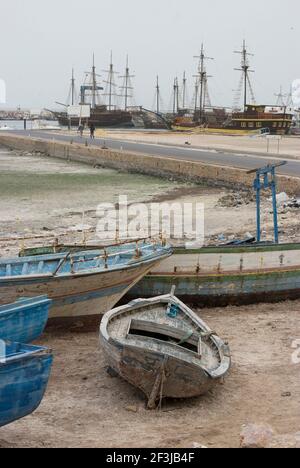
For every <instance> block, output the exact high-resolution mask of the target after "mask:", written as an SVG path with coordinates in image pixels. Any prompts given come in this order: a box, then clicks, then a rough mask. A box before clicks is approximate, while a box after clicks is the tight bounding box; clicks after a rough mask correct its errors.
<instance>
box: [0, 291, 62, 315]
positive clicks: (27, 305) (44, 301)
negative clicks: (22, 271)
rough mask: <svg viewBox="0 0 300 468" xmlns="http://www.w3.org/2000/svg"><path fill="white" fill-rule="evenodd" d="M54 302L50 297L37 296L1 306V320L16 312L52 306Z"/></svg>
mask: <svg viewBox="0 0 300 468" xmlns="http://www.w3.org/2000/svg"><path fill="white" fill-rule="evenodd" d="M52 302H53V301H52V300H51V299H49V297H48V296H46V295H44V296H36V297H32V298H30V297H27V298H24V299H20V300H19V301H16V302H14V303H12V304H5V305H1V306H0V319H1V318H2V317H4V316H5V315H9V314H12V313H15V312H21V311H24V312H25V311H27V309H31V308H36V307H39V306H51V304H52Z"/></svg>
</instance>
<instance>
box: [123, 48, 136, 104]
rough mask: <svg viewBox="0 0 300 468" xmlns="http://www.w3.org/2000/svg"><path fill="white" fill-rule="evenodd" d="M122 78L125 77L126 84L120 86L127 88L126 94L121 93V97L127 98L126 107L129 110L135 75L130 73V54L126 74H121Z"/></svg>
mask: <svg viewBox="0 0 300 468" xmlns="http://www.w3.org/2000/svg"><path fill="white" fill-rule="evenodd" d="M120 78H123V79H124V85H123V86H121V87H120V88H121V89H124V90H125V91H124V93H125V94H123V95H121V97H124V98H125V102H124V108H125V110H126V111H127V110H128V102H129V99H130V98H132V97H133V96H132V94H130V91H132V90H133V86H132V85H131V79H132V78H134V75H130V69H129V61H128V55H127V59H126V70H125V75H124V76H121V77H120Z"/></svg>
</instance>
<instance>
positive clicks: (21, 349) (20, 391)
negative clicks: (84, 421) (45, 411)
mask: <svg viewBox="0 0 300 468" xmlns="http://www.w3.org/2000/svg"><path fill="white" fill-rule="evenodd" d="M52 359H53V358H52V353H51V351H50V350H48V349H46V348H41V347H37V346H29V345H22V344H18V343H11V342H1V343H0V427H2V426H5V425H6V424H9V423H11V422H13V421H16V420H18V419H20V418H24V417H25V416H28V415H29V414H31V413H33V411H35V410H36V409H37V408H38V406H39V405H40V403H41V401H42V399H43V397H44V394H45V391H46V389H47V384H48V380H49V377H50V371H51V366H52Z"/></svg>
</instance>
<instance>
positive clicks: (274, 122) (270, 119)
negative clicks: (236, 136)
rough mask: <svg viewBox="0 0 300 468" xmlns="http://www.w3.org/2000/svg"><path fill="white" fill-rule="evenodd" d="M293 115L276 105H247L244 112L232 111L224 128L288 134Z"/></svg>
mask: <svg viewBox="0 0 300 468" xmlns="http://www.w3.org/2000/svg"><path fill="white" fill-rule="evenodd" d="M292 123H293V115H292V114H291V113H288V112H287V111H286V109H281V108H277V107H272V108H269V109H268V108H267V106H256V105H247V106H246V107H245V110H244V112H234V113H233V114H232V118H231V120H230V122H229V124H228V125H226V126H225V128H228V129H232V130H242V131H250V132H253V131H255V130H257V131H261V132H265V133H270V134H272V135H288V134H289V133H290V130H291V127H292Z"/></svg>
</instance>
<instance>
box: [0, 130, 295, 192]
mask: <svg viewBox="0 0 300 468" xmlns="http://www.w3.org/2000/svg"><path fill="white" fill-rule="evenodd" d="M0 145H3V146H6V147H9V148H11V149H16V150H21V151H28V152H40V153H44V154H46V155H47V156H50V157H54V158H59V159H64V160H67V161H76V162H81V163H84V164H89V165H92V166H102V167H105V168H111V169H117V170H121V171H126V172H133V173H141V174H145V175H153V176H158V177H168V178H170V177H171V178H173V179H178V180H183V181H189V182H195V183H207V184H210V185H217V186H226V187H239V188H242V187H245V188H246V187H247V188H249V187H251V186H252V184H253V175H249V174H247V171H246V170H243V169H237V168H232V167H226V166H225V167H224V166H217V165H213V164H205V163H201V162H195V161H184V160H178V159H172V158H167V157H163V156H161V157H157V156H151V155H145V154H141V153H133V152H125V151H113V150H109V149H107V150H106V149H101V148H99V147H95V146H86V145H85V144H82V145H81V144H77V143H69V142H61V141H58V140H55V139H53V140H50V139H49V140H41V139H38V138H33V137H22V136H16V135H8V134H5V135H0ZM278 190H279V191H285V192H287V193H288V194H290V195H293V194H295V193H299V192H300V178H296V177H288V176H278Z"/></svg>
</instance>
